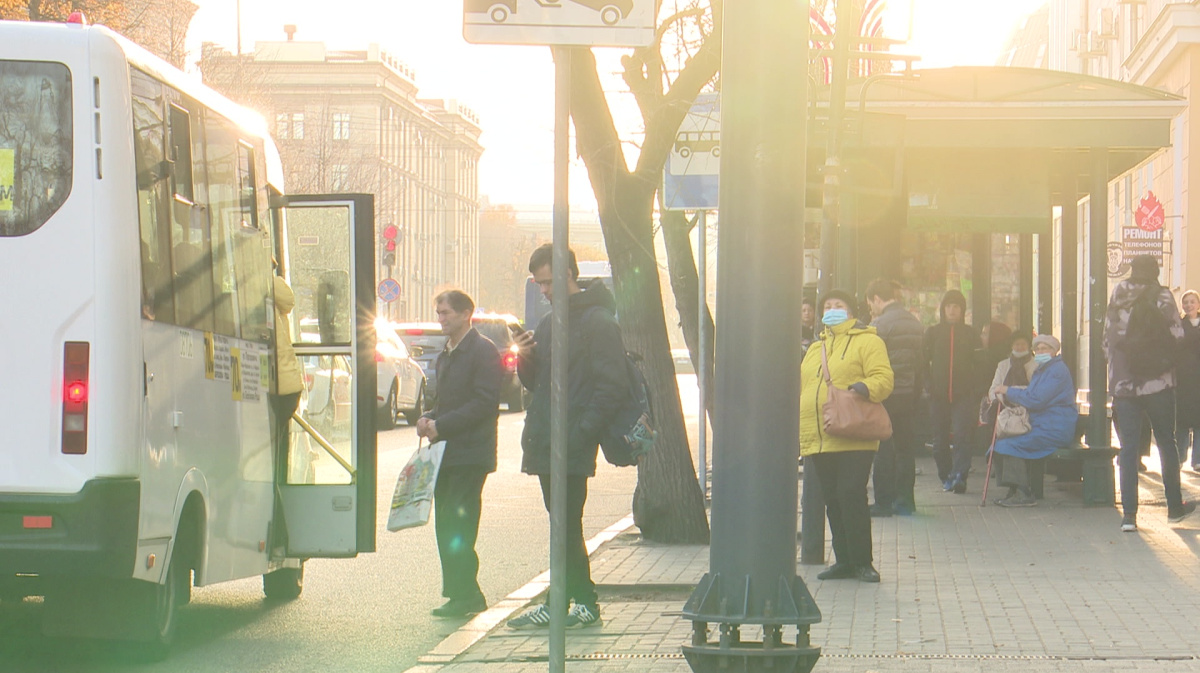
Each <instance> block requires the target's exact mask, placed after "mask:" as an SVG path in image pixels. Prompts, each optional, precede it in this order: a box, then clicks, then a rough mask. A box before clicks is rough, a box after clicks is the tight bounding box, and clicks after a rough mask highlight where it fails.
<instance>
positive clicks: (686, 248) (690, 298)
mask: <svg viewBox="0 0 1200 673" xmlns="http://www.w3.org/2000/svg"><path fill="white" fill-rule="evenodd" d="M660 221H661V224H662V232H663V242H664V243H665V244H666V248H667V273H668V274H669V275H670V277H671V290H672V292H673V294H674V295H675V308H676V309H677V310H678V311H679V327H680V328H681V329H682V330H683V341H684V343H686V344H687V349H688V354H689V356H690V357H691V359H692V365H693V368H694V369H695V370H696V372H697V373H699V372H700V366H699V363H700V320H699V319H698V318H701V319H703V320H704V333H705V334H707V335H708V337H709V338H708V348H706V349H705V350H706V351H707V354H706V357H707V360H706V363H707V365H708V366H707V367H705V369H706V370H707V371H706V372H705V373H706V374H707V376H706V380H707V381H709V382H710V384H711V382H712V381H713V380H714V379H713V372H714V369H713V365H714V359H713V356H714V354H715V352H716V349H715V348H714V345H713V338H712V335H713V319H712V313H710V312H709V310H708V302H705V305H704V315H703V316H697V314H698V313H699V312H700V308H699V306H700V292H701V290H700V275H699V273H698V272H697V269H696V258H695V257H693V256H692V239H691V238H690V237H688V233H690V232H691V229H692V227H691V226H690V225H689V224H688V219H687V217H685V216H684V214H683V213H682V212H681V211H678V210H663V211H662V215H661V220H660ZM715 398H716V396H715V395H709V396H708V400H706V404H705V407H706V408H707V411H708V416H709V419H710V421H711V419H712V417H713V400H714V399H715Z"/></svg>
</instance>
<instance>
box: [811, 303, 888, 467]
mask: <svg viewBox="0 0 1200 673" xmlns="http://www.w3.org/2000/svg"><path fill="white" fill-rule="evenodd" d="M822 345H824V346H825V348H826V352H827V353H828V358H829V374H830V377H831V378H832V379H833V385H835V386H837V387H838V388H849V387H850V386H851V385H853V384H855V383H860V382H861V383H863V384H865V385H866V386H867V390H868V391H869V392H870V396H871V401H872V402H882V401H884V400H885V399H887V397H888V395H891V394H892V383H893V380H892V363H891V362H890V361H888V354H887V346H886V345H884V343H883V339H880V338H879V337H878V336H877V335H876V334H875V328H874V327H868V326H866V325H863V324H862V323H859V322H857V321H854V320H847V321H846V322H844V323H842V324H840V325H836V326H834V327H826V328H825V329H824V331H822V332H821V337H820V339H818V340H817V341H814V342H813V344H812V345H811V346H809V348H808V352H807V353H806V354H805V356H804V362H802V363H801V364H800V455H802V456H811V455H813V454H816V453H829V452H832V451H877V450H879V442H871V441H859V440H854V439H846V438H844V437H834V436H832V435H827V434H825V429H824V424H823V423H822V418H824V416H823V414H822V409H823V408H824V406H825V400H826V398H827V397H828V396H829V392H828V389H827V388H826V386H825V375H824V373H823V371H822V368H821V346H822Z"/></svg>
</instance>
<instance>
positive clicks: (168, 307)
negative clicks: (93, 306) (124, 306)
mask: <svg viewBox="0 0 1200 673" xmlns="http://www.w3.org/2000/svg"><path fill="white" fill-rule="evenodd" d="M130 86H131V88H132V93H133V137H134V168H135V171H136V176H137V196H138V225H139V231H140V234H141V248H142V252H141V258H142V315H143V317H146V318H149V319H151V320H159V321H164V322H174V321H175V301H174V296H173V295H174V290H173V288H172V285H171V257H170V245H171V241H170V218H169V216H168V213H169V202H168V198H167V188H168V185H167V182H168V181H167V179H166V178H168V177H169V176H168V175H167V174H166V173H165V172H164V169H165V167H166V166H168V165H169V164H168V163H167V161H166V158H167V154H166V144H165V140H166V137H165V130H166V129H165V124H164V123H163V122H164V120H163V87H162V84H160V83H159V82H157V81H155V80H154V79H153V78H151V77H149V76H148V75H146V74H145V73H142V72H140V71H138V70H133V71H132V72H131V73H130Z"/></svg>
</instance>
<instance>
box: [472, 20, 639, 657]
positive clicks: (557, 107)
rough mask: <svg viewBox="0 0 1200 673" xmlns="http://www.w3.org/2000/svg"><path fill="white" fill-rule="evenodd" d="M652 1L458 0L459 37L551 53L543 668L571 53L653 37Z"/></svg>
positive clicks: (557, 484)
mask: <svg viewBox="0 0 1200 673" xmlns="http://www.w3.org/2000/svg"><path fill="white" fill-rule="evenodd" d="M658 4H659V0H604V1H603V2H597V1H596V0H464V1H463V37H464V38H465V39H466V40H467V42H473V43H478V44H522V45H544V46H549V47H552V48H553V49H552V50H553V53H554V211H553V212H554V217H553V219H554V223H553V231H554V243H553V246H554V250H553V255H552V257H551V259H552V260H553V262H552V264H551V266H552V267H553V270H554V277H553V281H552V282H553V286H552V288H553V290H552V294H553V296H554V297H555V298H557V301H556V302H554V305H553V311H554V314H553V315H554V317H553V326H554V330H553V335H552V338H551V361H550V603H549V607H550V652H549V654H550V661H549V664H550V671H551V673H562V671H564V670H565V669H566V640H567V639H566V612H567V584H566V569H567V565H566V559H567V539H566V534H567V530H566V528H567V527H566V518H567V490H566V489H567V366H568V364H569V363H568V361H567V334H568V323H567V294H568V293H567V272H568V266H569V264H568V262H567V260H568V259H569V256H568V250H569V248H568V243H569V240H570V219H569V210H568V203H567V195H568V180H569V177H570V176H569V173H568V167H569V162H570V158H571V156H570V130H571V129H570V123H571V111H570V99H571V88H570V87H571V52H570V50H569V49H567V47H572V46H576V47H644V46H648V45H650V44H652V43H653V42H654V33H655V28H656V26H657V19H658Z"/></svg>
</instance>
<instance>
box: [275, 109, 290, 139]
mask: <svg viewBox="0 0 1200 673" xmlns="http://www.w3.org/2000/svg"><path fill="white" fill-rule="evenodd" d="M275 137H276V138H278V139H280V140H286V139H287V137H288V114H287V113H286V112H280V113H279V114H277V115H275Z"/></svg>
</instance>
